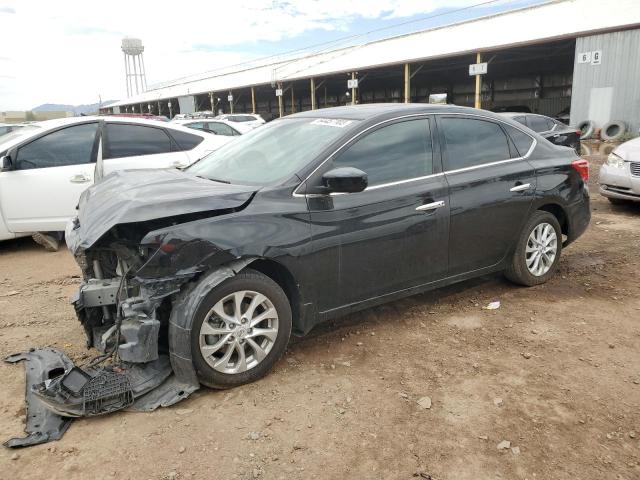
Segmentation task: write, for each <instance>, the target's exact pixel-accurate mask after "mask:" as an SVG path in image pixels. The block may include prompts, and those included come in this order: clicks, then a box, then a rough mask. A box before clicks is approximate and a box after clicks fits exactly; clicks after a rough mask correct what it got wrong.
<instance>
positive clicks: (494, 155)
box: [437, 115, 536, 276]
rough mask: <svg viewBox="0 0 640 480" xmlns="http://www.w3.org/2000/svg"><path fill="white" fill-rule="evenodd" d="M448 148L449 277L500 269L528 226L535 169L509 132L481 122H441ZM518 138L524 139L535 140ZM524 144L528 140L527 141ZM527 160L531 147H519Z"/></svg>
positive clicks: (452, 118)
mask: <svg viewBox="0 0 640 480" xmlns="http://www.w3.org/2000/svg"><path fill="white" fill-rule="evenodd" d="M437 121H438V129H439V131H440V132H441V138H442V143H443V145H444V152H445V154H444V158H443V161H444V170H445V177H446V179H447V182H448V184H449V198H450V202H451V205H450V211H451V224H450V236H449V275H450V276H455V275H458V274H463V273H467V272H471V271H474V270H479V269H483V268H487V267H491V266H494V265H496V264H498V263H499V262H500V261H501V260H503V259H504V258H505V255H506V254H507V253H508V252H509V251H510V249H511V247H512V246H513V245H514V243H515V241H516V238H517V235H518V234H519V233H520V230H521V229H522V227H523V225H524V223H525V222H526V220H527V218H528V215H529V209H530V207H531V203H532V200H533V195H534V192H535V187H536V176H535V171H534V168H533V167H532V165H531V164H530V163H529V162H527V160H526V159H523V158H520V157H521V154H520V153H519V152H518V150H517V149H516V144H515V143H514V142H517V143H518V144H519V145H523V144H522V143H521V142H522V141H523V140H522V139H513V141H512V140H510V137H509V136H507V133H506V131H505V130H506V129H514V130H516V129H515V128H513V127H511V126H508V125H505V126H504V127H503V126H502V125H501V123H500V122H496V121H492V120H491V119H484V118H480V117H465V116H460V115H455V116H445V115H443V116H437ZM517 132H520V136H523V135H524V137H527V138H528V139H529V141H528V145H529V146H530V145H531V143H532V142H533V140H532V139H531V137H529V136H528V135H526V134H524V133H522V132H521V131H519V130H517ZM524 140H526V139H524ZM519 148H520V149H521V150H523V152H525V153H523V154H522V155H526V151H528V147H527V146H526V145H524V146H520V147H519Z"/></svg>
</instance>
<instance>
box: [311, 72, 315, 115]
mask: <svg viewBox="0 0 640 480" xmlns="http://www.w3.org/2000/svg"><path fill="white" fill-rule="evenodd" d="M315 109H316V79H315V78H313V77H311V110H315Z"/></svg>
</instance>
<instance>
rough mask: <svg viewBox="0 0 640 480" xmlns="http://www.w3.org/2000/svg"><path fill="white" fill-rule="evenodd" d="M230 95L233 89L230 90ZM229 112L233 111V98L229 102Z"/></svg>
mask: <svg viewBox="0 0 640 480" xmlns="http://www.w3.org/2000/svg"><path fill="white" fill-rule="evenodd" d="M229 95H233V92H232V91H231V90H229ZM229 113H233V100H231V101H230V102H229Z"/></svg>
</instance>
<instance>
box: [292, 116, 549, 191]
mask: <svg viewBox="0 0 640 480" xmlns="http://www.w3.org/2000/svg"><path fill="white" fill-rule="evenodd" d="M429 115H431V116H436V115H440V116H443V115H444V116H451V115H462V116H465V117H477V118H480V119H482V120H487V121H490V122H496V123H502V124H504V125H509V126H510V127H512V128H515V129H516V130H519V131H520V132H522V133H524V134H525V135H527V136H528V137H529V138H531V140H532V142H531V146H530V147H529V150H528V151H527V153H526V154H525V155H523V156H521V157H517V158H508V159H506V160H497V161H495V162H490V163H483V164H481V165H474V166H472V167H465V168H458V169H456V170H445V171H443V172H440V173H434V174H431V175H425V176H422V177H414V178H407V179H405V180H398V181H395V182H389V183H383V184H380V185H373V186H372V187H367V188H365V189H364V190H363V192H366V191H369V190H377V189H379V188H385V187H391V186H395V185H400V184H403V183H409V182H415V181H418V180H425V179H427V178H434V177H439V176H443V175H448V174H455V173H460V172H466V171H470V170H477V169H479V168H484V167H491V166H494V165H500V164H503V163H509V162H515V161H519V160H525V159H527V158H529V156H530V155H531V153H532V152H533V150H534V149H535V147H536V145H537V144H538V141H537V140H536V138H535V137H533V136H531V134H530V133H527V132H525V131H524V130H523V129H522V128H520V126H524V125H521V124H519V123H518V122H516V121H515V120H514V123H516V124H517V125H512V124H511V123H507V122H505V121H503V120H502V119H500V118H492V117H488V116H486V115H481V114H478V113H462V112H429V113H412V114H409V115H402V116H400V117H394V118H390V119H387V120H383V121H382V122H378V123H376V124H374V125H371V126H370V127H367V128H366V129H364V130H362V131H361V132H358V133H357V134H355V135H354V136H352V137H351V138H349V139H348V140H347V141H345V142H344V143H343V144H342V145H340V146H339V147H338V148H336V149H335V150H334V151H333V152H332V153H331V154H329V155H328V156H327V158H325V159H324V160H323V161H322V162H321V163H320V165H318V166H317V167H316V168H314V169H313V171H312V172H311V173H310V174H309V175H307V177H306V178H305V179H304V180H303V181H302V182H300V184H299V185H298V186H297V187H296V188H295V189H294V191H293V194H292V196H293V197H309V198H314V197H326V196H327V195H326V194H324V193H309V194H305V193H298V189H299V188H300V187H301V186H302V185H303V184H304V183H305V182H306V181H307V180H309V178H311V176H313V175H314V174H315V173H316V172H317V171H318V170H319V169H320V168H321V167H322V166H323V165H324V164H325V163H327V162H328V161H329V160H331V158H333V157H334V156H335V155H336V154H337V153H338V152H340V150H342V149H343V148H345V146H346V145H347V144H349V143H351V142H352V141H353V140H355V139H356V138H358V137H359V136H361V135H363V134H365V133H366V132H368V131H369V130H371V129H372V128H375V127H378V126H380V125H382V124H385V123H389V122H393V121H395V120H402V119H404V118H413V117H427V116H429ZM504 134H505V135H507V136H508V135H509V134H508V133H507V132H504ZM509 138H511V137H509ZM443 167H444V165H443ZM358 193H362V192H358ZM329 195H330V196H337V195H347V193H341V192H335V193H330V194H329Z"/></svg>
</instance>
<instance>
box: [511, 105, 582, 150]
mask: <svg viewBox="0 0 640 480" xmlns="http://www.w3.org/2000/svg"><path fill="white" fill-rule="evenodd" d="M501 115H504V116H506V117H509V118H511V119H512V120H515V121H516V122H518V123H521V124H522V125H524V126H526V127H529V128H530V129H531V130H533V131H534V132H536V133H539V134H540V135H542V136H543V137H544V138H546V139H547V140H549V141H550V142H551V143H553V144H555V145H563V146H565V147H571V148H573V149H574V150H575V151H576V152H578V153H580V135H581V134H582V132H581V131H580V130H578V129H576V128H571V127H570V126H568V125H565V124H564V123H562V122H561V121H560V120H555V119H553V118H550V117H545V116H544V115H537V114H535V113H524V114H523V113H520V112H508V113H501Z"/></svg>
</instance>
